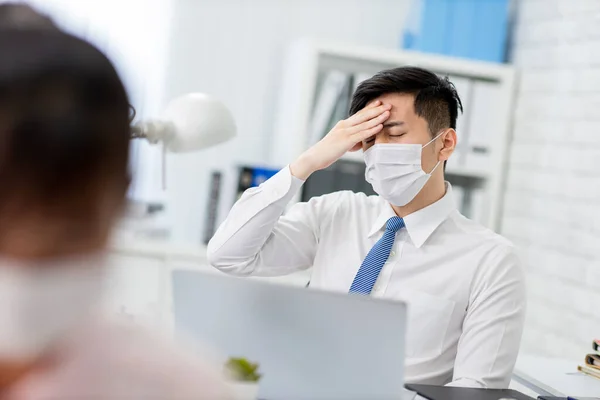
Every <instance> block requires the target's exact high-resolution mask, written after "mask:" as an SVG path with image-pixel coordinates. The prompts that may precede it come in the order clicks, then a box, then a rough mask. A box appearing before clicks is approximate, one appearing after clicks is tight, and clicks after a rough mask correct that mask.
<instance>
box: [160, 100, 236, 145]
mask: <svg viewBox="0 0 600 400" xmlns="http://www.w3.org/2000/svg"><path fill="white" fill-rule="evenodd" d="M162 120H163V121H165V122H168V123H170V125H171V129H170V130H171V132H169V136H168V137H166V138H164V139H163V142H164V145H165V146H166V148H167V150H169V151H171V152H174V153H181V152H186V151H194V150H200V149H204V148H206V147H210V146H214V145H217V144H219V143H222V142H225V141H227V140H229V139H231V138H233V137H234V136H235V134H236V127H235V122H234V119H233V116H232V115H231V113H230V112H229V110H228V109H227V107H226V106H225V105H224V104H223V103H221V102H220V101H219V100H217V99H215V98H214V97H211V96H208V95H206V94H202V93H190V94H187V95H184V96H181V97H178V98H176V99H175V100H173V101H171V102H170V103H169V105H168V106H167V108H166V110H165V113H164V116H163V118H162Z"/></svg>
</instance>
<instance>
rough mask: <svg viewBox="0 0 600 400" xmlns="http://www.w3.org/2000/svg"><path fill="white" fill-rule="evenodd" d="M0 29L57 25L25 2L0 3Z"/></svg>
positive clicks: (46, 27) (55, 28)
mask: <svg viewBox="0 0 600 400" xmlns="http://www.w3.org/2000/svg"><path fill="white" fill-rule="evenodd" d="M0 29H40V30H41V29H49V30H57V29H58V27H57V26H56V24H55V23H54V21H52V19H51V18H50V17H48V16H46V15H43V14H40V13H39V12H37V11H36V10H34V9H33V8H32V7H31V6H29V5H28V4H25V3H16V2H7V3H2V4H0Z"/></svg>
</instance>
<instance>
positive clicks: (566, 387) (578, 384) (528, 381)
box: [513, 355, 600, 397]
mask: <svg viewBox="0 0 600 400" xmlns="http://www.w3.org/2000/svg"><path fill="white" fill-rule="evenodd" d="M577 365H578V363H577V361H570V360H562V359H555V358H546V357H537V356H528V355H522V356H519V358H518V360H517V365H516V367H515V370H514V373H513V381H516V382H518V383H520V384H522V385H524V386H525V387H527V388H529V389H531V390H532V391H534V392H535V393H537V394H545V395H552V396H567V395H569V396H581V397H599V396H600V380H598V379H595V378H592V377H591V376H588V375H585V374H583V373H581V372H578V371H577Z"/></svg>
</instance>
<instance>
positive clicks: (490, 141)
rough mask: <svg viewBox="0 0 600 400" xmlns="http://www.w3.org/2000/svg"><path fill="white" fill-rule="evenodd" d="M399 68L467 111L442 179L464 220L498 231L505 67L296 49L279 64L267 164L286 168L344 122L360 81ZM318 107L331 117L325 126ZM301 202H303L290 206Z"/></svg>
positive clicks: (355, 156) (311, 44)
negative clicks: (423, 71)
mask: <svg viewBox="0 0 600 400" xmlns="http://www.w3.org/2000/svg"><path fill="white" fill-rule="evenodd" d="M402 65H414V66H419V67H423V68H427V69H429V70H432V71H433V72H435V73H437V74H438V75H444V76H448V77H449V78H450V80H451V81H452V82H454V83H455V85H456V87H457V90H458V92H459V95H460V96H461V99H462V100H463V105H464V108H465V111H464V114H463V115H461V116H459V119H458V122H457V134H458V138H459V145H458V146H457V150H456V152H455V154H454V155H453V156H452V158H451V160H450V161H449V162H448V165H447V168H446V179H447V180H448V181H449V182H451V183H452V185H453V188H454V193H455V196H456V200H457V204H458V206H459V208H460V209H461V211H462V212H463V213H464V214H465V215H467V216H469V217H471V218H473V219H475V220H478V221H479V222H481V223H482V224H484V225H486V226H488V227H489V228H491V229H494V230H498V229H499V220H500V210H501V205H502V193H503V187H504V180H505V175H506V174H505V171H506V168H505V165H506V160H507V150H508V144H509V141H510V129H511V121H512V109H513V95H514V85H515V70H514V68H512V67H510V66H508V65H504V64H494V63H488V62H481V61H471V60H466V59H458V58H452V57H446V56H438V55H430V54H422V53H417V52H410V51H399V50H389V49H377V48H371V47H362V46H354V45H346V44H340V43H333V42H327V41H317V40H308V39H303V40H300V41H297V42H295V43H293V44H292V45H291V46H290V48H289V50H288V54H287V57H286V58H285V60H284V73H283V77H282V82H281V85H280V93H279V99H278V107H277V109H276V112H275V115H276V120H275V126H274V135H273V136H274V138H273V146H272V152H271V159H270V162H271V163H272V164H273V165H280V166H283V165H286V164H288V163H290V162H291V161H292V160H294V159H295V158H296V157H297V156H298V155H299V154H301V153H302V152H303V151H304V150H305V149H306V148H308V147H309V146H310V145H312V144H313V143H314V142H315V141H316V140H318V137H319V136H322V135H324V134H325V133H326V132H327V131H328V130H329V127H330V126H331V125H332V124H333V123H334V122H335V121H336V120H339V119H341V118H345V117H346V113H347V105H348V103H347V102H348V101H349V97H350V95H351V93H352V92H353V91H354V88H355V87H356V85H357V84H358V83H359V82H360V81H361V80H363V79H366V78H368V77H370V76H372V75H373V74H375V73H376V72H378V71H381V70H383V69H388V68H394V67H399V66H402ZM344 74H345V75H346V76H347V77H348V80H347V81H346V82H345V84H346V85H347V87H346V88H342V87H341V86H339V85H341V83H340V82H341V81H342V79H340V76H343V75H344ZM335 85H338V86H335ZM327 101H329V103H328V102H327ZM340 103H342V104H341V105H340ZM328 104H329V109H327V108H326V107H327V105H328ZM324 107H325V108H326V111H330V112H331V113H332V115H331V117H330V118H329V121H327V115H326V113H325V112H324V111H323V108H324ZM342 162H343V163H347V162H354V163H357V164H358V163H361V164H362V163H364V160H363V154H362V152H361V151H359V152H355V153H347V154H346V155H345V156H344V157H342V159H341V160H340V163H342ZM334 166H335V164H334ZM334 166H332V167H334ZM334 168H335V167H334ZM359 175H360V174H359V173H357V174H356V176H357V179H358V178H359ZM309 179H313V177H311V178H309ZM315 179H317V178H315ZM363 179H364V178H363ZM313 186H314V185H313ZM336 189H337V188H332V190H331V191H334V190H336ZM304 197H306V196H304ZM301 198H302V194H301V195H299V196H297V199H296V201H299V200H300V199H301Z"/></svg>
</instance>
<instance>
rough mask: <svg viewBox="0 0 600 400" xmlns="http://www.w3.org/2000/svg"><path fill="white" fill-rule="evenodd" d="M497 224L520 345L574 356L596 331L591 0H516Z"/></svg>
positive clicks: (597, 184)
mask: <svg viewBox="0 0 600 400" xmlns="http://www.w3.org/2000/svg"><path fill="white" fill-rule="evenodd" d="M517 12H518V15H517V17H518V20H517V26H516V30H515V36H514V50H513V61H514V63H515V64H516V66H517V67H518V68H519V71H520V74H519V75H520V78H519V91H518V94H517V102H516V112H515V124H514V137H513V144H512V147H511V153H510V162H509V173H508V179H507V190H506V197H505V203H504V213H503V223H502V232H503V234H504V235H506V236H507V237H508V238H509V239H511V240H512V241H513V242H515V244H516V245H517V246H519V247H520V249H521V253H522V257H523V262H524V263H525V266H526V269H527V276H528V285H529V311H528V318H527V323H526V330H525V335H524V338H523V351H524V352H529V353H539V354H544V355H554V356H559V357H567V358H572V359H578V360H582V359H583V355H584V354H585V352H586V351H587V350H589V348H590V345H591V340H592V338H595V337H600V0H519V2H518V11H517Z"/></svg>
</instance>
